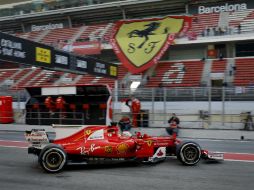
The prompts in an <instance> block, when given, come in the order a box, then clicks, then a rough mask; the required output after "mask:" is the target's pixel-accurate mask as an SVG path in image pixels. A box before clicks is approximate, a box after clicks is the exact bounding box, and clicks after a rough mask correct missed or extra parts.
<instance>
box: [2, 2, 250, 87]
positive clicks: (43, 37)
mask: <svg viewBox="0 0 254 190" xmlns="http://www.w3.org/2000/svg"><path fill="white" fill-rule="evenodd" d="M82 2H83V3H84V4H82ZM82 2H81V1H80V2H79V3H80V4H77V3H76V4H75V3H73V5H70V4H64V3H63V5H64V6H66V7H75V6H77V9H79V10H80V12H79V13H76V10H74V9H72V11H71V12H70V13H69V12H68V14H69V22H68V24H66V23H64V22H63V28H56V29H50V27H48V28H49V29H48V30H43V31H27V28H29V27H23V31H22V32H20V29H15V28H12V25H13V23H12V22H13V21H11V22H10V23H8V24H6V22H7V20H8V18H9V17H8V16H2V17H0V23H1V25H0V30H2V31H6V30H7V28H8V30H9V32H12V33H13V32H14V33H15V35H16V36H18V37H21V38H25V39H29V40H33V41H36V42H40V43H44V44H47V45H51V46H54V47H56V48H61V46H60V45H61V44H60V43H61V42H63V43H72V42H75V41H76V40H84V41H94V40H96V41H99V42H101V43H102V45H103V46H102V47H103V49H104V50H103V51H102V53H101V55H97V57H100V58H102V59H103V58H104V57H107V54H108V53H109V51H112V47H111V45H110V43H109V42H110V35H111V33H112V29H113V27H114V22H116V21H117V20H119V19H118V16H116V15H114V14H113V12H114V11H115V7H114V6H115V4H119V5H120V6H122V9H123V10H122V11H123V12H122V16H123V19H125V18H140V17H138V16H137V15H139V16H141V17H147V16H149V17H153V16H154V15H155V16H163V14H164V15H168V14H175V13H177V14H190V15H192V16H193V24H192V28H191V31H192V32H194V33H196V34H197V39H196V40H191V41H189V42H188V44H189V47H188V46H187V49H188V48H190V49H191V44H192V42H193V43H195V44H197V43H200V48H199V53H198V54H197V56H199V57H197V56H196V57H195V55H193V56H192V57H191V58H190V59H188V55H187V54H186V55H183V56H176V57H174V60H171V57H170V56H169V57H168V58H166V60H165V61H162V62H160V63H158V65H157V66H156V67H153V68H151V69H150V70H149V71H147V73H145V74H143V76H144V77H147V76H149V78H150V80H148V81H146V83H145V84H144V81H145V80H144V79H142V80H143V84H144V86H145V87H157V86H158V85H159V84H160V83H162V84H163V86H165V87H167V86H168V87H178V86H179V87H184V86H200V85H201V84H203V83H204V81H206V80H209V79H208V78H207V79H204V76H205V73H207V72H208V71H207V69H205V68H206V67H208V68H209V66H206V65H209V64H211V63H210V62H209V61H207V59H206V57H208V55H207V52H203V53H201V52H200V51H201V49H202V51H203V44H202V43H203V41H201V40H204V39H203V38H205V39H206V40H209V37H214V36H220V39H222V41H221V42H220V41H219V40H213V41H211V42H209V44H208V45H209V46H211V45H212V46H214V50H215V52H217V55H218V52H219V51H221V50H220V49H216V44H217V43H223V44H225V46H227V47H226V48H227V49H226V50H224V52H226V53H224V55H223V58H234V57H235V55H234V52H235V49H234V47H229V43H232V42H227V41H224V40H225V39H226V37H227V36H228V35H234V34H238V35H239V36H241V35H243V34H245V33H251V32H252V31H254V24H252V22H253V23H254V18H253V15H254V13H253V10H252V9H251V7H250V6H251V5H248V7H247V8H246V9H241V10H233V11H229V12H218V11H217V12H209V13H206V14H203V13H202V14H200V13H199V12H198V6H200V5H205V6H207V7H209V6H210V7H211V6H215V5H216V3H217V5H216V6H224V2H225V1H212V0H207V1H206V2H205V3H200V2H199V1H185V0H175V1H171V2H170V3H169V2H166V1H149V0H147V1H145V0H144V1H139V4H138V5H139V6H140V7H142V8H143V12H142V13H141V11H140V10H139V11H137V13H134V10H132V11H131V12H128V11H126V10H129V9H138V8H137V5H136V4H137V1H123V2H120V1H101V2H99V1H97V3H99V6H98V8H95V7H94V5H93V1H90V3H92V4H87V2H88V1H87V2H86V1H82ZM185 3H188V6H189V9H188V10H186V9H184V4H185ZM228 3H231V4H232V6H233V5H234V4H237V1H229V2H228ZM149 4H153V11H151V12H149V11H150V8H149V6H148V5H149ZM24 6H25V5H24ZM43 6H48V7H50V6H51V5H50V4H48V5H47V4H44V5H43ZM170 6H171V7H173V8H174V11H173V10H172V9H173V8H171V9H170V10H169V7H170ZM14 7H15V6H14ZM89 7H91V8H92V10H93V11H94V12H93V14H94V15H96V14H98V13H99V12H101V10H104V9H108V10H111V11H112V15H111V17H110V22H108V21H109V20H108V17H104V18H103V19H100V18H99V17H97V18H96V17H95V18H94V20H93V21H90V20H89V22H83V23H82V20H83V18H81V19H80V20H81V21H80V22H79V23H77V21H76V20H75V18H76V16H73V14H74V13H75V14H78V15H79V16H81V14H82V15H83V13H86V14H89V13H91V10H90V9H88V8H89ZM134 7H135V8H134ZM162 7H163V8H165V11H164V12H161V9H162ZM14 9H15V8H14ZM51 9H53V8H52V7H51V8H50V9H49V10H46V11H45V10H44V11H43V10H42V11H41V12H40V11H39V12H37V14H34V13H31V16H32V18H33V19H32V18H30V14H29V13H27V14H20V15H18V16H17V18H18V19H19V18H20V19H21V20H24V25H25V26H27V25H33V24H36V25H39V24H37V23H40V22H41V23H46V22H47V19H48V18H50V19H52V23H53V22H55V21H56V22H58V12H62V11H65V9H61V7H60V9H59V7H57V6H56V7H54V9H56V12H57V13H55V12H54V14H52V15H51V12H50V11H51ZM166 10H167V11H168V12H167V14H165V12H166ZM186 11H188V12H186ZM47 13H48V14H47ZM191 13H192V14H191ZM66 14H67V13H66ZM25 16H26V18H23V17H25ZM86 16H87V15H86ZM83 17H85V16H84V15H83ZM18 19H17V20H18ZM96 19H97V20H96ZM26 20H27V24H26ZM17 22H18V21H17ZM59 22H62V21H59ZM71 23H75V25H74V24H73V25H72V24H71ZM77 25H79V26H77ZM239 25H241V28H240V29H241V31H239ZM21 28H22V27H21ZM221 36H225V39H223V38H221ZM184 38H185V37H184ZM184 38H183V39H184ZM179 41H180V42H181V39H180V40H179ZM199 41H200V42H199ZM237 43H238V42H237V41H236V42H234V44H235V46H236V45H237ZM241 43H244V41H243V42H241ZM249 43H250V42H249V41H248V44H249ZM59 44H60V45H59ZM175 46H179V47H181V43H179V45H177V44H176V45H175ZM201 47H202V48H201ZM230 48H231V49H230ZM169 51H170V49H169ZM178 54H179V55H180V54H181V52H180V51H179V52H178ZM183 54H184V52H183ZM201 54H203V56H202V57H204V58H205V59H204V60H203V61H192V60H193V58H194V59H196V60H198V59H201V58H202V57H200V55H201ZM110 55H112V54H110ZM217 55H215V56H214V57H213V58H212V59H211V61H212V64H211V68H210V71H209V72H211V73H225V74H226V73H227V72H230V71H229V69H230V68H228V66H227V65H228V64H229V63H228V61H227V60H226V59H225V60H218V58H219V57H218V56H217ZM248 55H249V54H248ZM95 56H96V55H95ZM111 57H112V56H111ZM177 57H178V59H179V60H180V61H182V60H183V61H182V62H184V63H183V65H184V67H185V69H186V70H185V71H180V70H179V72H180V73H181V72H182V74H181V75H182V76H183V78H182V79H181V80H178V79H177V78H175V77H177V75H176V74H175V76H174V75H172V74H170V77H168V76H169V73H170V72H171V71H170V69H171V70H172V68H176V67H178V66H176V65H177V64H178V63H177V62H179V61H178V60H177V59H176V58H177ZM175 59H176V60H175ZM107 60H110V59H107ZM111 60H112V61H115V60H116V58H115V57H112V59H111ZM238 62H239V61H237V60H236V67H237V68H238V69H241V70H240V71H239V72H236V73H237V75H236V76H235V77H234V80H233V82H232V83H231V84H232V86H234V85H239V84H245V86H246V85H247V83H249V82H250V81H252V78H250V79H245V78H242V79H241V77H242V76H241V75H238V73H240V72H242V70H244V69H242V67H243V63H242V64H240V63H238ZM246 64H247V65H250V64H252V61H251V58H250V59H247V63H246ZM120 65H121V63H120ZM2 68H3V67H2ZM4 69H5V68H3V69H2V75H1V76H4V78H5V80H12V81H13V82H14V84H13V85H12V88H14V89H21V88H22V87H24V86H26V85H54V84H55V83H61V80H60V78H58V79H53V80H52V77H51V75H53V73H54V72H52V71H41V70H40V69H39V68H38V69H37V70H33V69H24V71H19V73H17V74H16V75H11V74H10V75H8V74H7V73H9V72H8V71H5V70H4ZM173 70H174V69H173ZM125 72H126V73H125V74H123V73H122V74H121V75H122V76H120V77H119V84H122V83H125V84H126V82H124V81H122V79H125V80H127V76H129V75H130V73H128V72H127V70H126V71H125ZM3 73H6V74H3ZM56 73H57V72H56ZM151 73H156V74H155V75H154V76H153V75H151ZM58 74H59V73H58ZM20 76H22V77H20ZM59 76H61V77H62V78H66V76H63V75H61V73H60V74H59ZM179 76H180V75H179ZM202 76H203V77H202ZM26 78H31V81H29V82H27V81H26ZM38 78H40V81H38V80H37V79H38ZM67 78H69V77H67ZM71 78H72V83H76V84H80V83H89V82H91V83H100V82H102V83H105V82H106V83H108V84H109V85H110V86H112V87H114V82H113V81H111V80H107V79H103V78H101V77H94V76H90V75H89V74H88V75H87V76H76V75H73V76H72V77H71ZM225 78H226V77H225ZM2 80H3V79H2ZM57 80H58V81H57ZM224 80H226V79H224ZM33 81H36V83H33ZM240 81H242V82H240ZM243 81H246V82H243ZM225 82H227V81H225ZM206 84H209V82H207V83H206Z"/></svg>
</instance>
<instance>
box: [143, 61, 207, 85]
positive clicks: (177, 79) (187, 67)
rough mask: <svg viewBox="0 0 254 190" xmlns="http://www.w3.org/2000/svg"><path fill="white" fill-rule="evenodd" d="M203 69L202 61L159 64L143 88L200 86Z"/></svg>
mask: <svg viewBox="0 0 254 190" xmlns="http://www.w3.org/2000/svg"><path fill="white" fill-rule="evenodd" d="M203 67H204V63H203V62H202V61H181V62H179V61H178V62H170V61H169V62H166V61H165V62H160V63H159V64H158V66H157V67H156V68H155V71H154V72H155V75H154V76H151V77H149V80H148V83H147V84H146V85H145V87H159V85H163V86H164V87H185V86H200V81H201V76H202V72H203Z"/></svg>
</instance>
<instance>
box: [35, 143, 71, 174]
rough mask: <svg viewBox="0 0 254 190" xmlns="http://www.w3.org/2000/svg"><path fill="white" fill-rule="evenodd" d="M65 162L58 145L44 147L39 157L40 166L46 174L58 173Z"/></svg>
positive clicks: (63, 153) (65, 158) (65, 157)
mask: <svg viewBox="0 0 254 190" xmlns="http://www.w3.org/2000/svg"><path fill="white" fill-rule="evenodd" d="M66 162H67V155H66V153H65V151H64V150H63V149H62V148H61V147H60V146H58V145H54V144H50V145H48V146H46V147H45V148H44V149H43V150H42V151H41V153H40V155H39V164H40V166H41V167H42V168H43V169H44V170H45V171H46V172H48V173H57V172H60V171H61V170H62V169H63V168H64V166H65V165H66Z"/></svg>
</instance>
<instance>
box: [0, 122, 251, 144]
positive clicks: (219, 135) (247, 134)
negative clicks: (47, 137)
mask: <svg viewBox="0 0 254 190" xmlns="http://www.w3.org/2000/svg"><path fill="white" fill-rule="evenodd" d="M31 129H45V130H46V131H47V132H54V129H53V128H52V127H51V126H48V125H26V124H0V131H26V130H31ZM135 131H140V132H141V133H142V134H144V133H146V134H148V135H151V136H166V135H168V134H167V132H166V130H165V128H159V127H153V128H151V127H143V128H132V129H131V133H134V132H135ZM178 137H179V138H193V139H214V140H251V141H254V131H244V130H232V129H228V130H225V129H186V128H184V129H180V130H179V136H178Z"/></svg>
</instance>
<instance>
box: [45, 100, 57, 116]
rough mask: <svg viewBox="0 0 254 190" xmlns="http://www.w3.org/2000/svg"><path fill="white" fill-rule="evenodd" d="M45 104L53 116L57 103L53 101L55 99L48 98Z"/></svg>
mask: <svg viewBox="0 0 254 190" xmlns="http://www.w3.org/2000/svg"><path fill="white" fill-rule="evenodd" d="M44 104H45V106H46V108H48V110H49V113H50V115H51V116H52V115H53V114H54V112H55V103H54V101H53V98H52V97H51V96H48V97H47V98H46V99H45V101H44Z"/></svg>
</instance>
